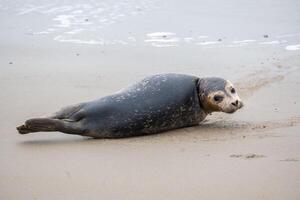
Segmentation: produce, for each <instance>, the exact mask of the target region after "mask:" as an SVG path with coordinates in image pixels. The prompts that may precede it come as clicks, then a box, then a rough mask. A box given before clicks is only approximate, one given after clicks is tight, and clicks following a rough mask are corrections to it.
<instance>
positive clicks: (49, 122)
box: [17, 118, 84, 134]
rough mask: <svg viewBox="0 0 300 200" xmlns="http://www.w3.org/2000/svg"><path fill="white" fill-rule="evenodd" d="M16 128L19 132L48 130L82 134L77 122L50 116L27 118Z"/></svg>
mask: <svg viewBox="0 0 300 200" xmlns="http://www.w3.org/2000/svg"><path fill="white" fill-rule="evenodd" d="M17 130H18V131H19V133H20V134H28V133H34V132H48V131H60V132H63V133H68V134H83V132H84V131H83V130H82V129H81V128H79V126H77V122H72V121H66V120H60V119H51V118H34V119H29V120H27V121H26V122H25V124H23V125H21V126H19V127H17Z"/></svg>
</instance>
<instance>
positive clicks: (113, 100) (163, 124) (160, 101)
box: [17, 74, 243, 138]
mask: <svg viewBox="0 0 300 200" xmlns="http://www.w3.org/2000/svg"><path fill="white" fill-rule="evenodd" d="M242 106H243V103H242V101H241V99H240V98H239V96H238V94H237V93H236V91H235V88H234V87H233V85H232V84H231V83H230V82H229V81H227V80H224V79H222V78H198V77H195V76H190V75H184V74H161V75H153V76H150V77H147V78H145V79H143V80H142V81H140V82H138V83H136V84H134V85H132V86H130V87H128V88H126V89H124V90H121V91H119V92H117V93H115V94H113V95H111V96H106V97H103V98H101V99H98V100H95V101H90V102H86V103H80V104H77V105H75V106H69V107H66V108H63V109H62V110H60V111H59V112H57V113H55V114H53V115H52V116H49V117H47V118H34V119H29V120H27V121H26V122H25V124H24V125H21V126H19V127H17V129H18V131H19V133H20V134H27V133H31V132H39V131H60V132H63V133H68V134H76V135H82V136H90V137H93V138H122V137H131V136H139V135H147V134H154V133H159V132H163V131H167V130H171V129H176V128H182V127H188V126H195V125H199V123H200V122H201V121H203V120H204V118H205V117H206V116H207V114H209V113H211V112H215V111H222V112H226V113H233V112H235V111H236V110H238V109H239V108H241V107H242Z"/></svg>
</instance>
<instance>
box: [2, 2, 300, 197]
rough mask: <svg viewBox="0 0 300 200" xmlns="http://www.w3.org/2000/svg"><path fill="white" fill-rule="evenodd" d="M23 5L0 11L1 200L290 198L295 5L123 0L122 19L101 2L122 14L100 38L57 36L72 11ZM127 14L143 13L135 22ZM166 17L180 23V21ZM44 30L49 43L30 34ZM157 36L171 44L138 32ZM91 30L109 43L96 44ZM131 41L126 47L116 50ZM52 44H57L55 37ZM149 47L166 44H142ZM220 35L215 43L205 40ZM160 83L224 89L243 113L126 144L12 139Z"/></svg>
mask: <svg viewBox="0 0 300 200" xmlns="http://www.w3.org/2000/svg"><path fill="white" fill-rule="evenodd" d="M16 2H17V1H16ZM26 2H27V3H28V2H29V3H28V4H25V3H22V2H19V4H18V3H17V4H14V3H12V2H6V1H0V9H1V12H0V27H1V33H0V36H1V37H0V40H1V44H0V49H1V54H0V91H1V93H0V103H1V105H0V113H1V115H0V134H1V138H0V199H5V200H6V199H122V200H123V199H128V200H129V199H130V200H133V199H137V200H142V199H186V200H192V199H195V200H196V199H197V200H198V199H230V200H233V199H272V200H275V199H295V200H296V199H299V198H300V190H299V188H300V133H299V131H300V93H299V91H300V90H299V89H300V80H299V78H300V50H294V51H290V50H288V49H289V48H296V49H297V46H296V47H295V45H297V44H299V43H300V35H299V33H300V30H299V27H300V26H299V25H300V24H299V19H300V17H299V16H300V15H299V13H298V12H297V11H299V9H300V7H299V3H298V2H297V1H285V2H280V1H272V2H268V1H261V2H260V4H258V3H256V4H252V3H251V2H252V1H248V2H244V4H243V5H242V4H240V3H238V1H229V2H228V3H227V4H224V2H216V1H199V2H195V1H194V2H191V3H190V4H183V3H180V2H179V1H176V3H174V5H173V6H168V5H170V4H168V3H170V2H168V1H166V2H164V3H162V4H160V3H159V2H157V1H146V0H144V1H127V4H128V5H129V6H127V7H126V6H125V7H124V8H123V7H122V5H123V4H121V3H122V2H123V1H116V2H117V3H116V4H115V5H116V6H115V7H116V8H115V7H113V6H112V5H110V4H109V2H106V1H105V2H106V3H107V7H105V6H104V7H105V8H106V9H107V10H108V11H109V12H110V11H111V13H121V14H122V12H124V13H125V14H124V15H126V12H125V11H126V9H127V11H128V12H129V17H128V15H126V17H127V18H126V20H125V19H124V20H123V21H122V19H123V18H121V17H120V19H119V18H116V19H115V18H109V17H108V18H107V19H106V20H108V21H109V20H111V21H109V22H111V24H105V23H104V22H105V20H104V21H103V20H102V21H100V22H99V23H103V24H104V25H103V28H102V29H100V28H99V30H98V29H97V30H95V29H92V28H93V27H98V26H96V25H97V24H96V25H95V24H86V25H85V26H84V25H81V24H80V23H77V24H75V25H73V24H69V27H68V28H70V29H72V28H73V29H76V28H78V27H75V28H74V27H73V26H79V28H81V26H82V27H88V30H90V32H87V33H84V34H82V35H77V36H72V37H74V38H75V39H74V38H73V40H70V38H66V37H67V36H68V33H65V32H66V31H70V30H62V29H64V28H65V27H62V26H55V23H56V22H57V20H56V21H55V20H54V21H53V20H51V19H52V18H54V19H55V18H57V16H58V15H62V14H66V13H67V14H68V13H70V12H71V11H72V12H73V11H74V9H73V10H72V6H75V5H79V3H78V2H77V1H76V2H75V1H74V2H73V1H70V0H69V1H66V2H65V3H64V4H63V3H59V2H56V1H54V3H52V4H51V3H49V4H47V3H45V2H47V1H45V2H44V3H42V2H40V3H34V1H32V2H31V1H29V0H27V1H26ZM139 2H144V3H143V4H141V5H140V4H138V3H139ZM212 2H214V4H213V3H212ZM30 3H31V4H30ZM94 3H95V2H94ZM36 4H37V5H36ZM39 4H41V5H39ZM86 4H87V5H93V1H87V3H86ZM127 4H126V3H125V4H124V5H127ZM136 4H138V5H136ZM68 5H69V7H67V6H68ZM120 5H121V6H120ZM183 5H186V6H183ZM193 5H194V6H193ZM195 5H197V6H198V7H197V6H195ZM38 6H40V7H38ZM43 6H44V7H43ZM63 6H65V7H63ZM98 6H99V5H98ZM118 6H119V7H120V8H123V10H122V9H119V10H118V9H117V8H118ZM138 6H139V7H138ZM75 7H76V6H75ZM55 8H60V10H59V9H56V10H55ZM131 8H133V9H134V10H135V11H136V12H140V11H141V12H142V11H143V13H142V14H141V15H138V16H139V17H136V16H135V15H134V14H132V13H133V12H134V11H132V10H130V9H131ZM197 8H199V10H200V11H203V10H204V11H206V12H200V13H198V12H197V11H198V10H197ZM298 8H299V9H298ZM51 9H52V10H51ZM76 9H77V13H80V12H79V11H78V10H80V9H82V10H83V13H84V14H86V15H87V16H84V17H85V18H86V17H87V18H88V19H85V18H84V17H83V19H85V20H84V21H85V23H88V22H90V21H91V20H94V18H93V15H91V16H89V15H88V14H89V13H91V12H89V11H90V10H89V9H91V10H93V9H94V10H95V9H96V8H95V7H93V6H92V7H91V8H89V7H88V6H82V5H81V6H78V7H76ZM76 9H75V11H76ZM49 10H50V11H51V12H48V13H47V11H49ZM57 10H58V11H57ZM124 10H125V11H124ZM181 10H183V11H182V12H179V11H181ZM253 11H255V12H253ZM43 12H44V13H43ZM45 12H46V14H45ZM56 12H57V13H56ZM59 12H60V13H59ZM74 13H75V14H76V12H73V14H74ZM99 13H100V12H99ZM130 13H131V14H130ZM216 13H219V14H216ZM232 13H233V14H232ZM94 14H95V13H94ZM104 15H105V16H112V15H110V13H106V14H104ZM131 15H133V16H134V17H133V18H130V16H131ZM99 16H100V17H103V16H102V15H101V14H99ZM166 16H167V17H169V19H174V18H176V17H177V18H176V20H177V23H178V24H176V23H170V22H169V21H168V20H166V19H165V18H163V17H166ZM76 17H77V18H78V16H76ZM96 17H97V16H96ZM96 17H95V18H96ZM203 17H206V18H207V20H208V21H209V23H210V24H209V25H207V24H205V22H206V20H204V19H203ZM77 18H76V19H77ZM280 19H281V20H280ZM113 20H115V21H113ZM118 20H119V21H118ZM189 20H191V21H189ZM193 20H194V21H193ZM274 20H275V21H274ZM60 22H61V23H65V25H66V23H67V22H68V20H65V21H63V20H61V21H60ZM197 22H199V24H198V23H197ZM229 22H235V23H237V24H236V25H234V24H230V23H229ZM53 23H54V25H53ZM145 23H147V24H146V25H145ZM224 23H225V24H224ZM45 24H46V25H49V26H46V25H45ZM51 24H52V25H53V26H50V25H51ZM132 24H137V25H140V27H136V26H133V25H132ZM214 24H215V25H216V26H214ZM226 24H227V26H226ZM56 25H57V24H56ZM60 25H61V24H60ZM98 25H99V24H98ZM198 25H199V26H198ZM297 25H298V26H297ZM51 27H52V28H53V27H56V28H57V30H55V31H56V32H55V31H54V33H49V34H46V33H45V34H42V33H41V34H36V33H35V32H38V31H40V32H41V31H44V29H45V30H47V29H49V28H51ZM191 27H194V28H195V30H193V33H191V32H189V31H190V30H191V29H192V28H191ZM29 29H30V30H29ZM129 29H130V30H129ZM102 30H103V32H101V31H102ZM116 30H118V31H119V32H118V33H117V32H116ZM203 30H206V31H203ZM64 31H65V32H64ZM162 31H171V32H176V33H177V35H176V37H177V38H178V41H177V39H174V38H173V37H175V36H174V35H172V34H168V33H163V34H165V36H161V37H162V38H160V36H155V34H154V36H153V34H152V35H151V34H150V36H149V35H147V33H153V32H162ZM28 32H29V34H28ZM97 32H99V33H100V32H101V34H102V36H103V38H105V41H107V44H100V43H97V42H100V41H101V40H100V39H99V38H98V36H96V33H97ZM128 32H131V33H130V34H131V35H134V38H135V39H136V41H133V39H132V38H131V39H127V40H125V39H124V38H127V35H126V34H128ZM108 33H111V34H112V35H111V36H110V35H109V34H108ZM202 33H203V34H210V35H209V36H208V37H209V38H206V39H204V38H205V37H204V36H203V35H202ZM213 33H215V34H214V35H213ZM159 34H160V33H158V35H159ZM297 34H298V35H297ZM201 35H202V36H201ZM57 36H63V37H64V41H63V40H62V39H61V38H60V40H54V39H53V38H56V39H57ZM76 37H78V38H76ZM148 37H152V39H151V40H153V38H154V39H157V38H156V37H158V38H160V39H163V38H165V37H166V38H167V39H170V40H171V42H170V41H169V42H168V41H164V42H162V41H161V40H159V41H160V42H159V41H158V42H157V41H156V42H152V43H151V42H150V43H149V42H147V41H149V38H148ZM169 37H170V38H169ZM219 37H220V38H222V39H221V42H220V41H219V42H220V44H219V43H218V44H213V43H204V42H205V41H206V42H207V41H215V40H216V41H217V39H218V38H219ZM111 38H118V40H122V39H123V40H124V41H126V42H127V44H125V43H122V42H120V41H119V42H115V44H114V43H113V42H114V41H113V39H111ZM172 38H173V39H172ZM187 38H190V39H187ZM191 38H192V39H191ZM83 39H85V40H83ZM249 39H254V40H255V41H253V42H251V41H250V40H249ZM204 40H205V41H204ZM243 40H244V42H243ZM245 40H248V41H246V42H245ZM283 40H285V41H286V42H284V41H283ZM82 41H83V42H82ZM84 41H85V42H84ZM86 41H90V42H86ZM93 41H94V43H96V44H94V45H93V44H89V43H93ZM130 41H131V42H130ZM174 41H175V46H174ZM190 41H193V42H192V43H190ZM239 41H240V42H239ZM241 41H242V42H241ZM272 41H278V42H279V43H276V42H272ZM264 42H269V43H270V44H261V43H264ZM165 43H166V44H167V45H165V47H161V48H160V47H158V46H159V45H162V44H165ZM197 43H201V44H197ZM168 45H169V46H168ZM172 45H173V46H172ZM287 46H290V47H289V48H287V49H286V47H287ZM291 46H292V47H291ZM164 72H175V73H187V74H194V75H197V76H200V77H203V76H221V77H224V78H227V79H230V80H232V81H233V82H234V83H235V84H236V85H237V87H238V88H239V89H238V92H239V93H240V96H241V97H242V98H243V100H244V102H245V104H246V106H245V107H244V108H243V109H242V110H240V111H238V112H237V113H235V114H232V115H228V114H222V113H215V114H213V115H211V116H209V117H208V118H207V120H206V121H205V122H204V123H203V124H202V125H201V126H198V127H191V128H186V129H180V130H175V131H169V132H166V133H163V134H157V135H151V136H145V137H136V138H127V139H117V140H94V139H88V138H83V137H80V136H70V135H64V134H61V133H56V132H55V133H36V134H29V135H26V136H22V135H18V133H17V131H16V130H15V127H16V126H17V125H19V124H21V123H23V121H24V120H25V119H27V118H30V117H36V116H40V115H46V114H49V113H52V112H54V111H56V110H57V109H59V108H60V107H62V106H65V105H69V104H73V103H77V102H82V101H87V100H91V99H95V98H99V97H102V96H105V95H108V94H111V93H113V92H115V91H118V90H119V89H121V88H123V87H124V86H127V85H129V84H130V83H132V82H134V81H137V80H139V79H140V78H142V77H144V76H147V75H150V74H156V73H164Z"/></svg>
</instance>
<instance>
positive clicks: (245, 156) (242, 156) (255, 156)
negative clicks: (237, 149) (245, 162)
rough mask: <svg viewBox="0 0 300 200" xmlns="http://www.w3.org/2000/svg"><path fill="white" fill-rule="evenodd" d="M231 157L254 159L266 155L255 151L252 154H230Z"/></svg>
mask: <svg viewBox="0 0 300 200" xmlns="http://www.w3.org/2000/svg"><path fill="white" fill-rule="evenodd" d="M230 157H231V158H243V159H253V158H264V157H266V156H265V155H259V154H255V153H250V154H232V155H230Z"/></svg>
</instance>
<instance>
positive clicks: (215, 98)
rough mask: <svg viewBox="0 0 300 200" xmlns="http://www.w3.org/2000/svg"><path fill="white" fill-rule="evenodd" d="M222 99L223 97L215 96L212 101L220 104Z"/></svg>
mask: <svg viewBox="0 0 300 200" xmlns="http://www.w3.org/2000/svg"><path fill="white" fill-rule="evenodd" d="M223 98H224V97H222V96H221V95H215V96H214V100H215V101H216V102H221V101H222V100H223Z"/></svg>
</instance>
